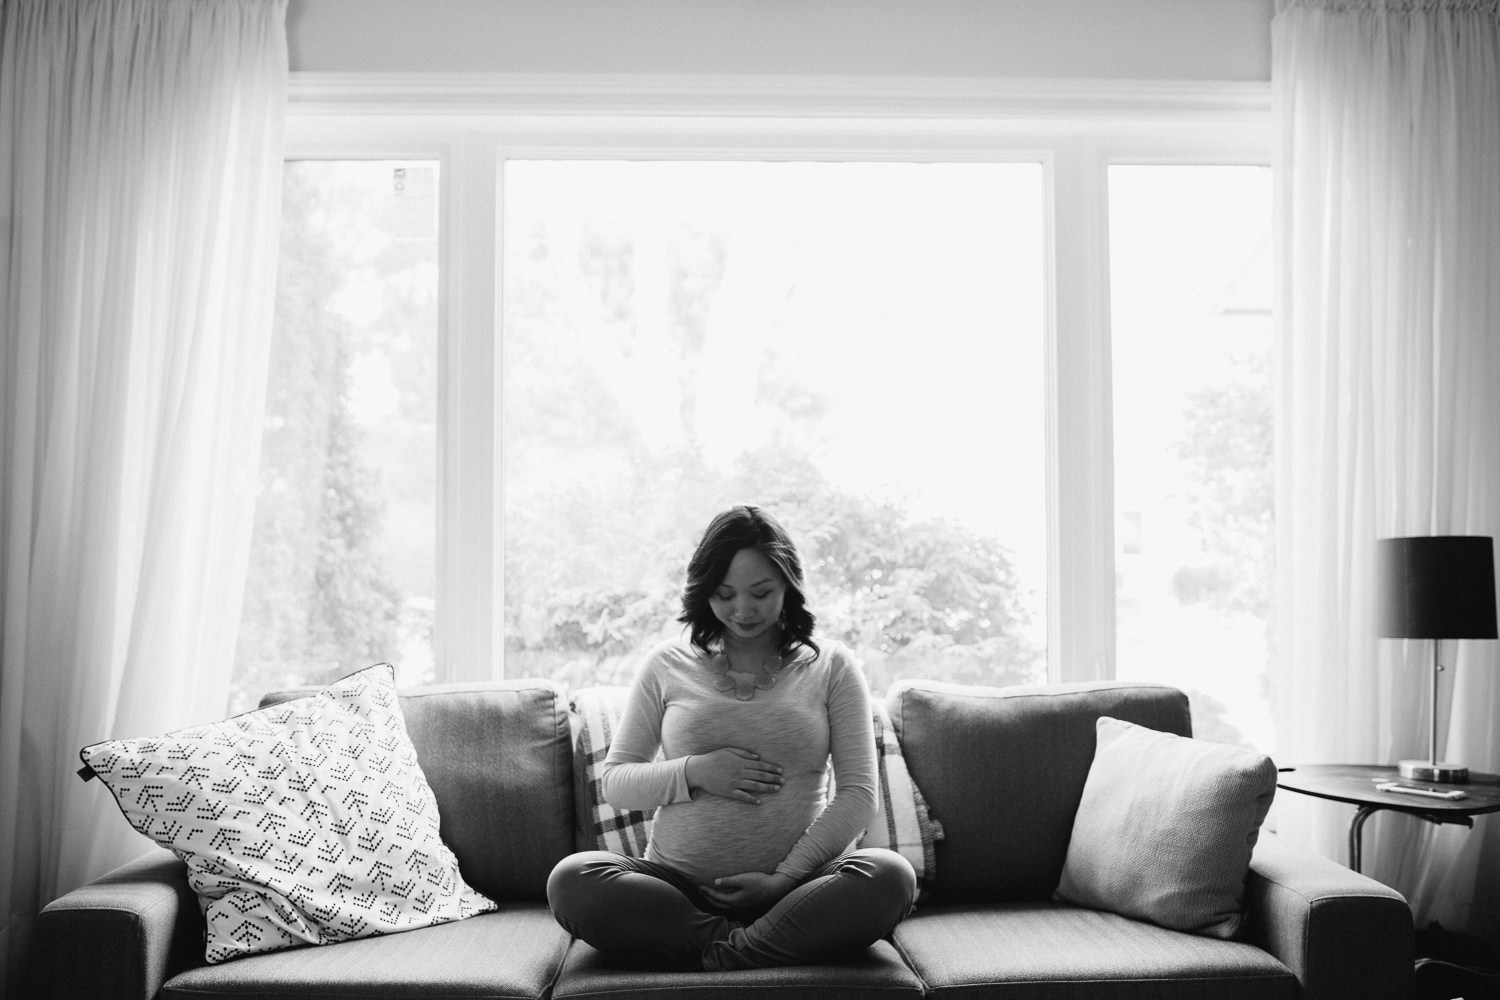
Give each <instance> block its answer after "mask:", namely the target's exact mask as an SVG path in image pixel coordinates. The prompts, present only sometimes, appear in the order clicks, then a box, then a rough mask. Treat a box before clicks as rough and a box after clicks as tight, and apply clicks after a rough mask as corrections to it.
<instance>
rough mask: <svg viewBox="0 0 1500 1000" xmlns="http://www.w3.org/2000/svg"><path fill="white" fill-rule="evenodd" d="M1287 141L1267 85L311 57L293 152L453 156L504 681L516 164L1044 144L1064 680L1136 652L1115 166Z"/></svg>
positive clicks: (451, 195) (450, 468)
mask: <svg viewBox="0 0 1500 1000" xmlns="http://www.w3.org/2000/svg"><path fill="white" fill-rule="evenodd" d="M1271 141H1272V127H1271V113H1270V87H1269V84H1268V83H1265V82H1200V81H1180V82H1179V81H1166V82H1163V81H1131V82H1123V81H1108V80H1100V81H1028V80H983V81H974V80H959V79H925V78H908V79H873V78H843V77H826V78H825V77H815V78H809V77H795V78H793V77H722V78H721V77H681V76H669V77H641V76H609V75H575V74H549V75H545V76H518V75H502V74H495V75H492V74H484V75H480V76H472V75H462V74H324V73H293V74H292V78H291V82H290V88H289V94H288V106H287V115H286V148H285V156H286V158H287V159H289V160H290V159H426V160H436V161H438V163H439V164H440V171H441V174H440V176H441V178H442V181H441V191H440V208H439V211H440V213H441V214H440V232H439V267H440V272H441V273H440V279H439V280H440V289H441V290H440V296H441V304H440V309H439V324H440V329H439V359H438V361H439V366H438V372H439V375H438V378H439V385H438V399H439V425H438V442H437V449H436V456H435V460H436V471H437V484H438V493H439V495H438V511H439V514H438V524H437V525H436V538H437V547H438V551H437V562H438V573H437V581H438V583H437V594H436V595H435V596H436V601H437V608H436V622H435V632H434V647H435V648H434V650H433V654H434V662H435V664H436V672H437V680H438V681H439V682H449V681H467V680H481V679H488V678H491V677H496V676H504V662H503V660H504V642H503V634H502V631H503V621H504V616H503V613H502V612H501V610H500V609H501V608H503V606H504V599H505V594H504V573H503V566H504V549H503V546H504V526H503V524H502V523H501V517H502V514H501V512H502V511H503V509H504V502H503V501H504V495H503V489H504V483H503V481H502V468H503V463H502V461H501V455H500V442H501V440H502V438H501V434H500V419H501V418H500V414H501V412H502V408H501V399H500V392H501V386H502V382H501V378H500V375H501V372H500V363H501V361H500V359H501V352H500V349H499V337H500V336H501V331H500V330H499V328H498V322H499V318H500V316H501V310H500V296H501V289H500V282H499V281H498V280H497V279H498V275H499V270H498V266H499V261H500V260H501V245H500V241H501V238H502V233H503V228H502V222H503V220H502V218H501V207H502V205H503V204H504V200H503V190H502V185H503V183H504V171H503V166H504V163H505V162H506V161H507V160H510V159H665V158H672V159H773V160H774V159H781V160H803V159H813V160H909V161H914V162H921V161H952V162H1016V161H1024V162H1040V163H1041V164H1042V167H1043V170H1044V173H1045V176H1046V178H1047V181H1046V213H1047V215H1046V223H1045V231H1046V251H1045V252H1046V254H1047V262H1046V274H1047V281H1046V290H1045V294H1046V297H1047V309H1046V321H1045V327H1046V329H1045V336H1046V345H1045V358H1046V376H1045V377H1046V380H1047V385H1046V391H1045V400H1046V403H1045V405H1046V414H1045V427H1046V434H1047V448H1046V454H1047V468H1046V490H1047V498H1046V510H1047V525H1048V527H1047V534H1048V545H1047V549H1048V557H1047V596H1046V615H1047V674H1048V678H1049V680H1051V681H1088V680H1104V679H1109V678H1111V677H1113V676H1114V667H1115V582H1114V520H1115V513H1114V482H1113V461H1114V455H1113V438H1112V435H1111V429H1110V423H1111V415H1112V408H1113V404H1112V395H1111V392H1112V390H1111V384H1112V380H1111V368H1110V324H1109V316H1110V300H1109V228H1108V210H1109V205H1108V170H1109V167H1110V166H1112V165H1115V164H1208V165H1214V164H1247V165H1262V166H1264V165H1266V164H1268V163H1269V162H1270V159H1271ZM448 553H454V554H457V553H462V557H461V558H450V557H448V555H447V554H448Z"/></svg>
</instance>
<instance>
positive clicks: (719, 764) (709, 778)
mask: <svg viewBox="0 0 1500 1000" xmlns="http://www.w3.org/2000/svg"><path fill="white" fill-rule="evenodd" d="M686 770H687V782H688V787H689V788H691V789H693V790H694V791H697V790H698V789H702V790H703V791H705V792H708V793H709V794H710V795H719V796H722V797H723V798H726V799H738V800H739V801H741V802H750V803H752V804H754V805H759V804H760V797H761V796H762V795H766V794H769V793H771V792H779V791H781V768H780V767H779V766H778V765H776V764H772V763H771V762H770V761H764V760H761V759H760V755H759V754H756V753H754V752H752V751H750V750H743V749H741V748H739V747H720V748H719V749H718V750H715V751H714V752H713V753H702V754H698V753H695V754H693V755H692V756H691V757H689V758H688V759H687V764H686Z"/></svg>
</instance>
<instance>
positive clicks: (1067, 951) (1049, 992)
mask: <svg viewBox="0 0 1500 1000" xmlns="http://www.w3.org/2000/svg"><path fill="white" fill-rule="evenodd" d="M892 937H893V938H894V940H895V943H896V946H897V947H898V948H900V950H901V953H902V954H903V955H904V956H905V957H906V959H907V961H909V962H910V963H911V965H912V968H913V969H915V970H916V972H917V975H919V976H921V977H922V980H923V982H925V983H926V984H927V996H929V997H930V998H932V1000H967V998H971V997H972V998H979V997H997V998H998V997H1012V996H1014V997H1025V998H1026V1000H1043V998H1049V997H1056V998H1058V1000H1064V998H1066V1000H1094V998H1098V1000H1121V998H1138V1000H1147V998H1149V1000H1201V998H1203V997H1213V998H1214V1000H1296V998H1297V997H1298V996H1299V995H1300V994H1299V991H1298V986H1297V980H1296V978H1295V977H1294V976H1293V975H1292V973H1291V971H1290V970H1289V969H1287V967H1286V966H1285V965H1283V964H1282V963H1281V962H1278V961H1277V960H1276V959H1275V958H1273V957H1271V956H1270V955H1269V954H1267V953H1266V952H1264V951H1262V950H1260V949H1259V948H1256V947H1255V946H1254V945H1250V944H1246V943H1244V942H1241V941H1222V940H1218V939H1216V938H1207V937H1200V936H1197V935H1192V934H1184V933H1182V932H1181V931H1174V930H1168V929H1166V928H1164V927H1158V926H1156V925H1154V924H1148V923H1144V922H1142V921H1139V920H1132V919H1130V918H1129V917H1122V916H1119V915H1117V914H1113V913H1104V912H1101V911H1098V910H1085V909H1080V908H1078V907H1075V906H1069V905H1067V904H1065V903H1055V902H1040V903H1030V902H1027V903H959V904H933V905H929V906H925V907H922V908H921V909H918V910H917V911H916V912H915V913H914V914H912V915H911V916H910V917H907V918H906V920H904V921H902V922H901V923H900V924H898V925H897V927H896V930H895V932H894V934H893V935H892Z"/></svg>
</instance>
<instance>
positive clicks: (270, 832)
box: [80, 663, 496, 963]
mask: <svg viewBox="0 0 1500 1000" xmlns="http://www.w3.org/2000/svg"><path fill="white" fill-rule="evenodd" d="M80 756H81V757H82V758H83V762H84V764H85V767H84V769H83V770H82V771H81V772H80V774H82V775H83V776H84V777H85V778H89V777H95V776H97V777H99V778H100V779H101V780H103V782H104V784H105V785H107V786H108V787H109V790H110V792H111V793H113V795H114V797H115V801H116V802H118V803H119V806H120V810H121V812H123V813H124V814H125V818H126V819H127V820H129V821H130V824H131V826H133V827H135V828H136V829H137V830H138V831H140V832H141V833H143V834H145V835H146V836H147V837H150V838H151V839H152V840H154V841H156V842H157V843H158V844H160V845H162V846H163V847H166V848H168V849H169V850H171V851H172V852H173V853H175V854H176V855H177V856H178V857H179V858H181V859H182V860H183V861H184V862H186V864H187V867H188V881H189V882H190V883H191V885H192V887H193V890H194V891H195V892H196V893H197V894H198V899H199V902H200V904H201V905H202V907H203V913H204V918H205V920H206V923H207V941H206V945H207V947H206V957H207V960H208V961H209V962H211V963H212V962H222V961H225V960H226V959H230V958H236V957H239V956H241V955H248V954H253V953H256V952H264V951H275V950H278V949H281V948H289V947H293V946H296V945H303V944H330V943H333V942H336V941H345V940H349V939H352V938H360V937H370V936H373V935H377V934H391V933H395V932H397V931H405V930H411V929H413V928H417V927H425V926H428V925H431V924H440V923H447V922H449V921H453V920H462V919H464V918H465V917H470V916H473V915H474V914H477V913H483V912H486V911H488V910H493V909H495V908H496V907H495V904H494V903H493V902H491V901H490V900H489V899H487V898H485V897H484V896H482V895H480V894H479V893H478V892H476V891H475V890H474V889H472V888H471V887H470V886H469V885H468V884H467V883H466V882H465V881H464V879H463V876H462V875H461V874H460V872H459V870H458V861H457V859H456V858H455V857H454V856H453V852H452V851H450V850H449V849H448V847H447V845H446V844H444V843H443V841H442V838H441V837H440V836H439V831H438V809H437V802H436V800H435V799H434V798H433V796H432V789H431V788H429V787H428V785H427V779H426V778H425V777H424V776H423V774H422V769H421V767H420V766H419V764H418V762H417V754H416V751H415V750H414V749H413V748H412V744H411V740H410V739H409V738H408V737H407V734H406V721H405V719H404V718H403V716H402V714H401V704H400V701H399V700H398V699H397V696H396V686H395V671H394V670H393V668H392V667H391V666H390V665H389V664H384V663H382V664H377V665H375V666H373V667H368V668H366V669H364V670H361V671H358V672H357V673H354V674H351V675H349V676H348V677H345V678H343V679H342V680H340V681H337V682H335V683H333V684H331V685H329V686H328V687H327V688H325V689H323V690H322V691H320V692H319V693H318V694H317V695H315V696H313V697H309V698H299V699H297V700H295V701H289V702H284V703H282V704H280V705H274V706H271V707H269V708H263V709H260V710H258V711H254V712H247V713H245V714H244V715H237V716H235V717H233V718H230V719H225V720H224V721H222V722H215V723H211V724H209V725H203V726H195V727H192V728H189V729H182V730H178V731H177V732H173V733H169V734H167V735H165V736H160V737H156V738H152V739H129V740H109V741H107V742H104V743H96V744H94V745H93V746H89V747H85V748H84V749H83V750H82V751H81V752H80Z"/></svg>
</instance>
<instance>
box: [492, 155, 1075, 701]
mask: <svg viewBox="0 0 1500 1000" xmlns="http://www.w3.org/2000/svg"><path fill="white" fill-rule="evenodd" d="M504 188H505V205H504V213H503V214H504V219H505V228H504V246H505V256H504V259H503V261H502V263H501V274H502V278H501V284H502V287H503V289H504V292H503V296H502V300H503V301H504V303H505V309H504V313H503V317H502V324H501V329H502V331H503V334H502V339H503V344H504V357H503V363H502V366H501V369H502V372H503V386H504V390H503V393H502V398H503V399H504V411H503V426H504V429H505V432H504V438H503V441H502V446H501V454H502V455H503V461H504V483H505V518H504V527H505V637H506V642H505V656H506V662H507V669H509V670H516V671H520V672H523V673H526V674H533V675H539V676H547V677H554V678H557V679H559V680H564V681H566V682H569V683H575V684H577V683H591V682H596V681H621V680H628V678H629V671H630V669H631V668H632V665H633V664H632V660H633V656H634V655H636V654H639V653H640V652H642V651H644V649H645V648H646V647H647V646H649V645H650V644H651V643H653V642H654V641H656V640H657V639H658V638H660V637H662V636H665V635H669V634H675V633H676V632H678V631H680V628H681V626H680V625H677V624H676V623H675V621H674V619H675V618H676V617H677V614H678V612H679V610H680V608H679V604H678V598H679V594H680V591H681V585H682V576H683V571H684V568H685V565H686V561H687V557H688V555H689V554H690V550H691V546H692V544H693V542H694V541H695V539H696V535H697V533H698V532H700V531H701V530H702V528H703V526H704V525H706V524H707V522H708V520H709V518H710V517H711V516H712V514H713V513H715V512H716V511H718V510H720V509H723V508H724V507H727V506H729V505H730V504H733V503H738V502H747V501H748V502H753V503H757V504H760V505H762V506H764V507H766V508H767V509H768V510H770V511H771V512H773V513H774V514H775V515H776V516H777V517H778V518H779V519H780V520H782V521H783V522H785V524H786V525H787V527H788V529H789V530H791V531H792V532H793V533H794V534H795V535H796V536H797V537H799V538H800V539H801V542H802V546H803V548H804V550H805V551H804V553H803V555H804V559H805V561H806V564H807V568H808V577H809V580H808V583H809V590H810V600H811V605H812V607H813V609H814V611H815V613H816V614H817V615H818V617H819V620H820V629H821V631H822V633H823V634H825V635H829V636H834V637H837V638H840V639H843V640H844V641H846V642H848V643H849V644H850V645H851V646H853V647H854V648H856V649H857V650H859V651H860V653H861V655H862V657H863V659H864V662H865V668H866V670H867V672H868V674H869V677H870V680H871V684H872V687H874V688H875V689H876V690H883V689H884V688H885V686H886V685H887V684H888V683H889V682H890V681H892V680H896V679H899V678H901V677H904V676H927V677H937V678H942V679H946V680H953V681H967V682H971V683H988V684H1004V683H1018V682H1023V681H1036V680H1042V679H1044V678H1045V676H1046V660H1045V650H1044V645H1045V637H1046V629H1045V620H1044V615H1045V607H1044V604H1043V601H1044V598H1045V594H1046V583H1045V573H1046V551H1045V547H1044V545H1043V540H1044V539H1045V537H1046V518H1045V508H1046V505H1045V496H1046V485H1045V464H1044V444H1045V427H1044V414H1045V409H1044V406H1043V386H1044V377H1043V376H1044V366H1043V354H1042V351H1043V345H1044V336H1043V315H1044V314H1043V290H1044V287H1043V272H1044V267H1043V260H1044V242H1043V230H1042V217H1043V196H1044V185H1043V174H1042V169H1041V167H1040V165H1039V164H1036V163H1017V164H999V163H983V164H978V163H960V164H955V163H827V162H824V163H809V162H780V163H766V162H724V161H712V162H702V161H699V162H671V163H663V162H655V161H653V162H605V161H582V162H579V161H573V162H556V161H516V162H511V163H509V164H508V165H507V166H506V168H505V184H504Z"/></svg>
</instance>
